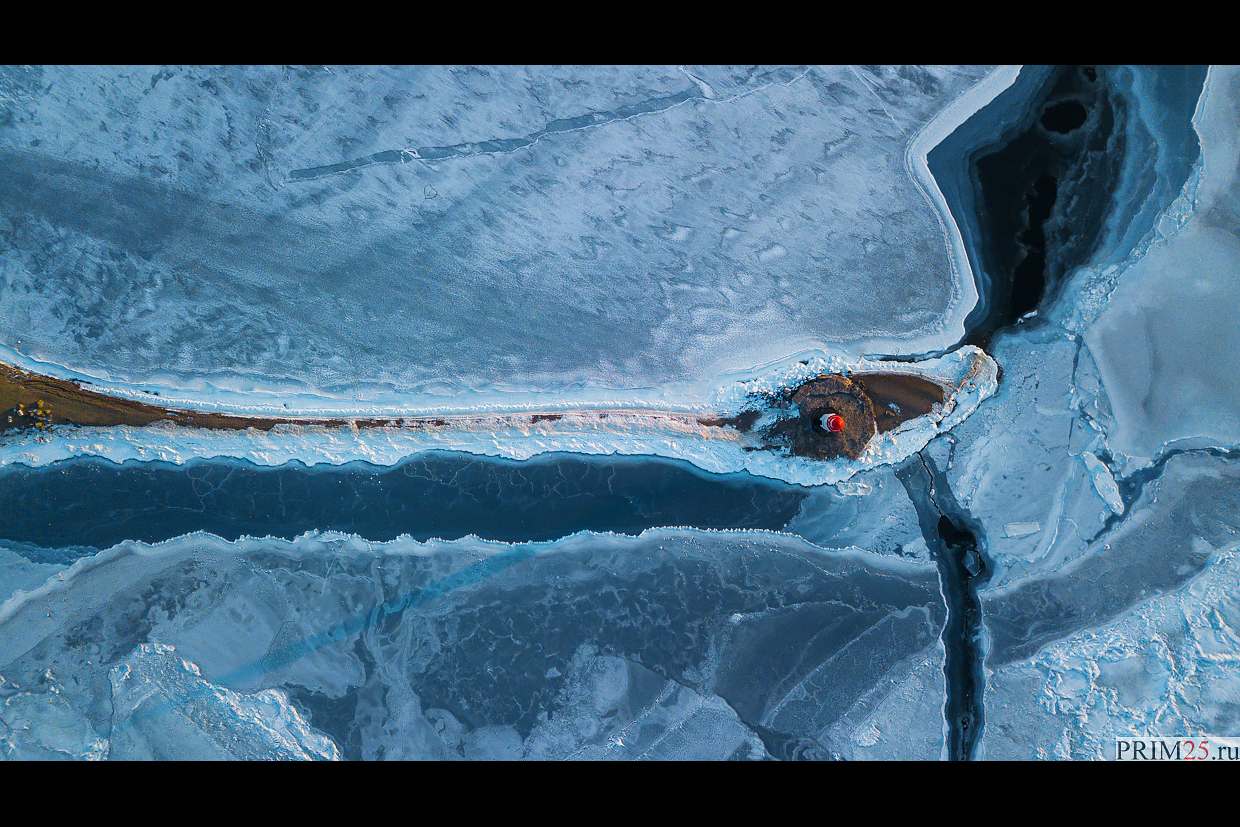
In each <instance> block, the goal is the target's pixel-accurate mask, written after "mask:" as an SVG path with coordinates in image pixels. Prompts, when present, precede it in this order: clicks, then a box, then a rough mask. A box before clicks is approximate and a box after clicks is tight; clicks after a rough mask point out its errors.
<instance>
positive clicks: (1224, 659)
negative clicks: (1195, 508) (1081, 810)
mask: <svg viewBox="0 0 1240 827" xmlns="http://www.w3.org/2000/svg"><path fill="white" fill-rule="evenodd" d="M1210 551H1211V550H1207V551H1206V553H1207V554H1208V553H1210ZM1237 594H1240V560H1237V555H1236V551H1235V544H1234V543H1232V544H1231V550H1229V551H1219V552H1217V553H1215V554H1213V555H1212V556H1211V558H1210V561H1209V563H1208V564H1207V566H1206V568H1205V569H1204V570H1203V571H1201V572H1200V573H1199V574H1197V575H1196V577H1195V578H1194V579H1192V580H1191V581H1190V582H1189V583H1188V584H1187V585H1185V586H1184V587H1182V588H1180V589H1176V590H1174V591H1171V592H1167V593H1162V594H1156V595H1154V596H1152V597H1151V598H1150V599H1148V600H1146V601H1145V602H1142V603H1140V604H1138V605H1137V606H1134V607H1133V608H1132V609H1131V610H1129V611H1127V612H1125V613H1123V614H1122V615H1121V616H1119V617H1118V618H1116V619H1115V620H1113V621H1111V622H1109V623H1106V624H1103V625H1100V626H1095V627H1091V628H1089V629H1087V630H1082V631H1080V632H1078V633H1076V634H1073V635H1071V636H1070V637H1068V638H1065V639H1063V640H1061V641H1058V642H1056V643H1053V644H1051V645H1049V646H1047V647H1045V648H1043V649H1042V650H1040V651H1039V652H1038V653H1037V654H1036V655H1035V656H1033V657H1031V658H1029V659H1026V660H1021V661H1016V662H1012V663H1009V664H1006V665H1004V666H1002V667H1000V668H997V669H996V670H994V672H993V673H992V674H991V676H990V680H989V683H988V689H987V711H986V732H985V735H984V740H985V751H986V757H988V758H996V759H1033V758H1078V759H1079V758H1095V759H1096V758H1103V759H1110V758H1114V757H1115V740H1114V739H1115V738H1117V737H1122V736H1138V737H1150V736H1153V735H1161V736H1166V737H1172V738H1174V737H1185V736H1189V737H1207V736H1210V735H1220V736H1228V735H1231V734H1234V733H1235V732H1236V731H1237V727H1240V605H1238V604H1237Z"/></svg>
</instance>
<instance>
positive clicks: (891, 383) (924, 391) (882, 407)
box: [852, 373, 944, 434]
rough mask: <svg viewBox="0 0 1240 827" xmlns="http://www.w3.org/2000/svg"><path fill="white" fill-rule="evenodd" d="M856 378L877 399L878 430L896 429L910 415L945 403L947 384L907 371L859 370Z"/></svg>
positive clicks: (913, 416) (876, 418) (921, 412)
mask: <svg viewBox="0 0 1240 827" xmlns="http://www.w3.org/2000/svg"><path fill="white" fill-rule="evenodd" d="M852 380H853V382H855V383H858V384H860V385H861V388H862V390H863V391H864V392H865V395H866V396H868V397H870V401H871V402H872V403H874V422H875V424H876V425H877V426H878V432H879V433H880V434H881V433H885V432H886V431H890V430H894V429H895V428H898V427H899V426H900V425H902V424H904V423H905V422H908V421H909V420H910V419H916V418H917V417H919V416H925V415H926V414H928V413H930V410H931V408H933V407H934V405H936V404H939V405H941V404H943V399H944V393H943V388H942V386H940V385H937V384H935V383H934V382H931V381H929V380H928V379H922V378H921V377H920V376H910V375H909V374H905V373H858V374H854V375H853V377H852Z"/></svg>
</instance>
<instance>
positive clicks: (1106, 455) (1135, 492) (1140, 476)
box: [1089, 448, 1240, 543]
mask: <svg viewBox="0 0 1240 827" xmlns="http://www.w3.org/2000/svg"><path fill="white" fill-rule="evenodd" d="M1182 454H1202V455H1204V456H1211V457H1219V458H1220V459H1229V460H1235V459H1240V448H1177V449H1173V450H1170V451H1167V452H1166V453H1163V454H1161V455H1159V457H1158V458H1157V459H1155V460H1154V462H1153V463H1151V464H1150V465H1148V466H1146V467H1145V468H1142V469H1140V470H1139V471H1134V472H1133V473H1131V474H1129V475H1128V476H1126V477H1121V476H1120V475H1119V474H1117V473H1116V472H1115V458H1114V457H1113V456H1112V455H1111V452H1110V451H1108V450H1106V449H1099V450H1097V451H1096V452H1095V456H1097V457H1098V459H1099V460H1100V461H1101V462H1102V464H1103V465H1105V466H1106V467H1107V469H1108V470H1110V471H1111V474H1112V476H1114V477H1115V485H1116V487H1117V488H1119V496H1120V500H1121V501H1122V502H1123V504H1124V511H1123V513H1121V514H1114V513H1113V514H1111V515H1110V516H1108V517H1107V519H1106V522H1105V523H1103V524H1102V527H1101V528H1100V529H1098V530H1097V531H1096V532H1094V536H1092V537H1090V538H1089V542H1090V543H1093V542H1095V541H1096V540H1097V539H1098V538H1099V537H1102V536H1103V535H1105V534H1107V533H1108V532H1110V531H1111V530H1113V529H1114V528H1116V527H1117V526H1118V525H1119V523H1120V522H1121V521H1123V519H1124V517H1125V516H1126V515H1127V514H1129V513H1130V512H1131V511H1132V506H1133V504H1134V503H1136V501H1137V500H1138V499H1140V497H1141V493H1142V492H1143V491H1144V490H1145V486H1147V485H1149V484H1150V483H1151V482H1153V481H1154V480H1157V479H1158V478H1159V477H1161V476H1162V473H1163V469H1164V467H1165V466H1166V464H1167V462H1168V461H1170V460H1171V458H1172V457H1177V456H1180V455H1182Z"/></svg>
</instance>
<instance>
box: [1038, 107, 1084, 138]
mask: <svg viewBox="0 0 1240 827" xmlns="http://www.w3.org/2000/svg"><path fill="white" fill-rule="evenodd" d="M1088 117H1089V110H1087V109H1086V108H1085V106H1084V105H1083V104H1082V103H1081V102H1080V101H1075V100H1066V101H1062V102H1061V103H1056V104H1054V105H1052V106H1048V107H1046V109H1045V110H1044V111H1043V112H1042V118H1041V122H1042V126H1043V127H1045V128H1046V129H1049V130H1051V131H1052V132H1058V133H1059V134H1061V135H1067V134H1068V133H1069V132H1071V131H1072V130H1074V129H1079V128H1080V127H1081V126H1083V125H1084V124H1085V119H1086V118H1088Z"/></svg>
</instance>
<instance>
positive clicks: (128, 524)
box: [0, 454, 807, 558]
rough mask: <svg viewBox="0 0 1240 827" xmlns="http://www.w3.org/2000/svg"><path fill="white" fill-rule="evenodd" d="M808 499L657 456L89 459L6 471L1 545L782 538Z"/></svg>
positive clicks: (87, 547) (1, 479) (0, 502)
mask: <svg viewBox="0 0 1240 827" xmlns="http://www.w3.org/2000/svg"><path fill="white" fill-rule="evenodd" d="M806 493H807V489H805V488H803V487H801V486H796V485H788V484H784V483H777V482H775V481H772V480H768V479H765V478H762V477H754V476H752V475H750V474H748V473H745V472H740V473H735V474H722V475H717V474H707V473H705V472H702V471H699V470H697V469H696V468H694V467H693V466H691V465H689V464H688V463H685V462H678V461H673V460H665V459H660V458H654V457H582V456H579V455H573V454H547V455H543V456H540V457H537V458H535V459H532V460H529V461H526V462H516V461H512V460H505V459H498V458H485V459H484V458H480V457H477V456H473V455H469V454H423V455H419V456H417V457H414V458H411V459H408V460H405V461H403V462H401V463H399V464H397V465H394V466H390V467H388V466H382V467H381V466H375V465H370V464H368V463H365V462H351V463H348V464H346V465H341V466H315V467H313V468H308V467H306V466H305V465H302V464H301V463H299V462H293V463H289V464H286V465H282V466H278V467H275V468H268V467H262V466H258V465H254V464H252V463H250V462H248V461H246V460H195V461H191V462H189V463H186V464H184V465H176V464H173V463H168V462H159V461H156V462H140V461H128V462H125V463H123V464H117V463H113V462H108V461H106V460H100V459H95V458H89V459H73V460H67V461H62V462H58V463H55V464H53V465H51V466H48V467H46V468H37V469H36V468H29V467H27V466H22V465H13V466H9V467H8V468H6V469H3V470H2V471H0V513H3V514H5V515H6V518H5V519H4V520H3V521H0V540H7V541H12V542H16V543H21V544H28V545H30V546H34V547H38V548H42V549H66V548H72V549H76V551H74V552H72V554H73V556H76V555H77V554H81V553H93V551H94V550H97V549H103V548H109V547H111V546H113V545H115V544H117V543H119V542H121V541H123V540H140V541H142V542H147V543H155V542H160V541H163V540H167V539H170V538H172V537H177V536H180V535H183V534H188V533H192V532H195V531H208V532H211V533H213V534H216V535H218V536H220V537H223V538H225V539H229V540H235V539H237V538H238V537H241V536H243V535H249V536H255V537H264V536H272V537H282V538H285V539H292V538H294V537H297V536H299V535H300V534H303V533H305V532H307V531H314V530H320V531H340V532H346V533H351V534H356V535H359V536H361V537H363V538H365V539H368V540H377V541H386V540H392V539H394V538H396V537H398V536H400V535H402V534H407V535H410V536H411V537H413V538H414V539H418V540H426V539H429V538H432V537H435V538H440V539H457V538H460V537H464V536H466V535H469V534H473V535H476V536H478V537H481V538H483V539H489V540H500V541H505V542H515V541H537V540H549V539H555V538H557V537H563V536H567V535H569V534H572V533H574V532H577V531H582V530H592V531H614V532H618V533H628V534H637V533H640V532H641V531H643V530H644V529H647V528H651V527H654V526H699V527H703V528H761V529H778V528H782V527H783V526H785V525H786V524H787V523H788V521H789V520H791V519H792V518H793V517H794V516H795V515H796V513H797V511H798V509H799V508H800V505H801V501H802V500H803V499H804V498H805V496H806ZM32 553H34V554H35V555H36V556H39V557H42V556H44V555H41V554H39V553H38V552H34V551H32ZM63 557H64V552H61V554H60V558H63Z"/></svg>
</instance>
